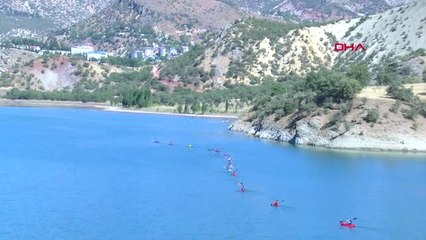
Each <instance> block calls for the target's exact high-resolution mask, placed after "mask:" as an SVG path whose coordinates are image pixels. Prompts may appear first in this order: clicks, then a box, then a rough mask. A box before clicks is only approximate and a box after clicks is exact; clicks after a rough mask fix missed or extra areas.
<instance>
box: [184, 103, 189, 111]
mask: <svg viewBox="0 0 426 240" xmlns="http://www.w3.org/2000/svg"><path fill="white" fill-rule="evenodd" d="M183 113H189V106H188V103H185V107H184V109H183Z"/></svg>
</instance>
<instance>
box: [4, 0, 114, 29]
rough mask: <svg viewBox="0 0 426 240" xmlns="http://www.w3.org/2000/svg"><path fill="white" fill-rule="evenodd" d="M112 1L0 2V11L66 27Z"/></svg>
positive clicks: (14, 0)
mask: <svg viewBox="0 0 426 240" xmlns="http://www.w3.org/2000/svg"><path fill="white" fill-rule="evenodd" d="M111 1H112V0H67V1H56V0H42V1H40V0H25V1H24V0H0V10H3V11H4V12H6V13H8V14H10V15H24V16H33V17H37V18H45V19H48V20H50V21H52V22H53V24H54V25H55V26H57V27H67V26H70V25H72V24H74V23H77V22H78V21H81V20H83V19H85V18H87V17H89V16H91V15H92V14H94V13H96V12H98V11H99V10H101V9H103V8H104V7H106V6H108V5H109V4H110V3H111Z"/></svg>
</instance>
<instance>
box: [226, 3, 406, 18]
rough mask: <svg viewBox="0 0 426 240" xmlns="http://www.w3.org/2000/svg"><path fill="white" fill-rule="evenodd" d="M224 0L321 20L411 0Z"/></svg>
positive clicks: (267, 11)
mask: <svg viewBox="0 0 426 240" xmlns="http://www.w3.org/2000/svg"><path fill="white" fill-rule="evenodd" d="M223 2H226V3H228V4H231V5H234V6H236V7H239V8H242V9H248V10H251V11H255V12H258V13H261V14H264V15H274V16H278V17H282V18H284V19H288V20H294V21H300V20H314V21H324V20H333V19H335V20H336V19H342V18H353V17H356V16H359V15H360V14H374V13H379V12H383V11H384V10H387V9H389V8H391V7H395V6H398V5H401V4H407V3H410V2H413V0H352V1H347V0H254V1H246V0H237V1H231V0H223Z"/></svg>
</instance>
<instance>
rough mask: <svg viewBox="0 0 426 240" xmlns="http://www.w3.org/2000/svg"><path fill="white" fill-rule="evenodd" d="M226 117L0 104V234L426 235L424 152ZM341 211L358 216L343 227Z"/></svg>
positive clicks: (68, 238) (135, 237) (87, 239)
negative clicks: (250, 127)
mask: <svg viewBox="0 0 426 240" xmlns="http://www.w3.org/2000/svg"><path fill="white" fill-rule="evenodd" d="M228 125H229V122H227V120H217V119H199V118H186V117H173V116H158V115H137V114H125V113H110V112H102V111H95V110H82V109H49V108H0V134H1V135H0V137H1V139H0V239H14V240H50V239H61V240H75V239H79V240H97V239H99V240H141V239H143V240H145V239H156V240H157V239H197V240H198V239H221V240H222V239H244V240H250V239H256V240H262V239H268V240H269V239H292V240H294V239H318V240H320V239H324V240H330V239H339V240H340V239H356V240H362V239H366V240H367V239H368V240H370V239H388V240H392V239H395V240H401V239H410V240H416V239H419V240H424V239H426V228H425V227H426V157H425V155H420V154H397V153H392V154H372V153H356V152H337V151H324V150H321V151H318V150H314V149H306V148H296V147H292V146H285V145H280V144H275V143H271V142H265V141H260V140H258V139H254V138H249V137H246V136H244V135H242V134H238V133H234V132H229V131H227V130H226V127H227V126H228ZM155 140H159V141H161V143H160V144H155V143H154V141H155ZM168 141H172V142H173V143H174V145H171V146H169V145H168V144H167V142H168ZM187 144H192V145H194V148H192V149H189V148H187V147H186V145H187ZM213 147H219V148H221V149H222V150H223V151H226V152H227V153H229V154H230V155H231V156H232V157H233V158H234V164H235V166H236V168H237V169H238V171H239V176H237V177H232V176H229V175H227V174H226V172H225V170H224V166H225V164H226V160H224V158H223V156H221V155H219V154H216V153H214V152H211V151H207V149H208V148H213ZM239 181H243V182H244V184H245V186H246V187H247V189H248V191H247V192H245V193H242V192H240V191H239V186H238V184H237V183H238V182H239ZM274 199H280V200H281V199H283V200H284V201H285V203H284V206H283V207H281V208H273V207H270V206H269V204H270V203H271V202H272V201H273V200H274ZM350 217H357V218H358V220H357V221H356V223H357V224H358V225H359V227H357V228H355V229H352V230H349V229H345V228H341V227H340V226H339V224H338V221H339V220H341V219H345V218H350Z"/></svg>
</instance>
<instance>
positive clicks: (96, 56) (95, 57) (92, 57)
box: [87, 51, 108, 60]
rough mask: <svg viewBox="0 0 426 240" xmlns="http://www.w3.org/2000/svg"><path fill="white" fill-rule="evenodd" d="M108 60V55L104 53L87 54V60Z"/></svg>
mask: <svg viewBox="0 0 426 240" xmlns="http://www.w3.org/2000/svg"><path fill="white" fill-rule="evenodd" d="M103 58H108V53H107V52H105V51H93V52H88V53H87V60H101V59H103Z"/></svg>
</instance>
